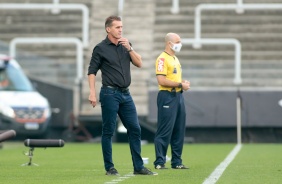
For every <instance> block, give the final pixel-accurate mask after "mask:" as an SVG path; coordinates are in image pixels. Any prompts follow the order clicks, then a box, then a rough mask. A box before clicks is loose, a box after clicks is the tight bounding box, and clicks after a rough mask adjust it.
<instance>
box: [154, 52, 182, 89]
mask: <svg viewBox="0 0 282 184" xmlns="http://www.w3.org/2000/svg"><path fill="white" fill-rule="evenodd" d="M156 75H164V76H166V79H168V80H170V81H174V82H178V83H181V81H182V69H181V65H180V62H179V60H178V58H177V57H176V56H171V55H169V54H168V53H166V52H162V53H161V54H160V55H159V57H158V58H157V60H156ZM159 90H167V91H171V90H172V88H171V87H165V86H161V85H159ZM175 90H176V91H177V92H178V91H181V88H175Z"/></svg>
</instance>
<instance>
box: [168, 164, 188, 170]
mask: <svg viewBox="0 0 282 184" xmlns="http://www.w3.org/2000/svg"><path fill="white" fill-rule="evenodd" d="M172 169H189V167H186V166H185V165H183V164H181V165H177V166H175V167H172Z"/></svg>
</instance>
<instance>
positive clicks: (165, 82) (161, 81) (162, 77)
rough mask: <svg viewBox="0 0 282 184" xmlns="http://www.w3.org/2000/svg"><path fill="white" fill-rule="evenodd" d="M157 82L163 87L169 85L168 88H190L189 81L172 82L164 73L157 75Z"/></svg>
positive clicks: (185, 89)
mask: <svg viewBox="0 0 282 184" xmlns="http://www.w3.org/2000/svg"><path fill="white" fill-rule="evenodd" d="M157 80H158V84H159V85H161V86H164V87H170V88H177V87H181V88H182V89H183V90H184V91H187V90H188V89H189V88H190V82H189V81H182V82H181V83H179V82H174V81H171V80H168V79H167V78H166V76H165V75H157Z"/></svg>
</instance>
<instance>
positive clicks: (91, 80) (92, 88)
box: [88, 74, 97, 108]
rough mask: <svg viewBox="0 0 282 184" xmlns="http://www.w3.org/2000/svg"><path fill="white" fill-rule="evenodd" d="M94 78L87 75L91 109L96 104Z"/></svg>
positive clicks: (92, 75) (91, 75)
mask: <svg viewBox="0 0 282 184" xmlns="http://www.w3.org/2000/svg"><path fill="white" fill-rule="evenodd" d="M95 78H96V76H95V75H94V74H89V75H88V83H89V89H90V94H89V97H88V100H89V102H90V104H91V105H92V106H93V108H94V107H95V106H96V104H97V98H96V90H95Z"/></svg>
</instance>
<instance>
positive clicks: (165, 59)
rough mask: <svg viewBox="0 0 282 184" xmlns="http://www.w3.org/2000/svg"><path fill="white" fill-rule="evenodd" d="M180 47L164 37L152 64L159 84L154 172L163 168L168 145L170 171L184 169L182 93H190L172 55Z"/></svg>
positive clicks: (176, 40) (177, 41) (172, 35)
mask: <svg viewBox="0 0 282 184" xmlns="http://www.w3.org/2000/svg"><path fill="white" fill-rule="evenodd" d="M181 47H182V44H181V39H180V36H179V35H177V34H175V33H168V34H167V35H166V36H165V50H164V51H163V52H162V53H161V54H160V55H159V57H158V58H157V60H156V76H157V81H158V84H159V92H158V97H157V106H158V122H157V126H158V128H157V132H156V135H155V140H154V143H155V154H156V160H155V162H154V165H155V169H167V167H165V163H166V154H167V149H168V146H169V144H170V145H171V156H172V159H171V168H173V169H188V167H186V166H185V165H183V164H182V159H181V155H182V149H183V144H184V136H185V124H186V112H185V104H184V98H183V95H182V93H183V91H187V90H188V89H190V82H189V81H186V80H183V79H182V70H181V65H180V63H179V60H178V58H177V57H176V56H175V53H176V52H180V50H181Z"/></svg>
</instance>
